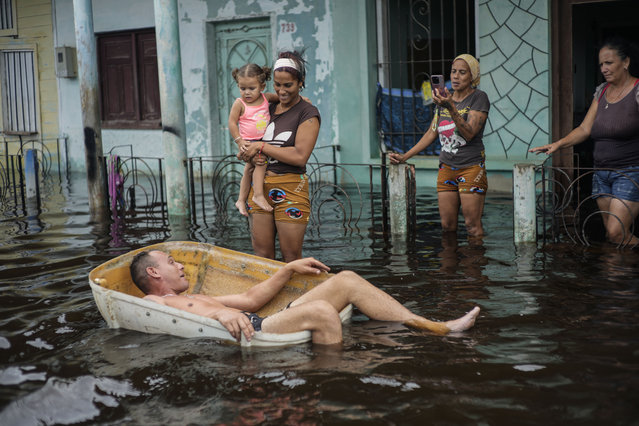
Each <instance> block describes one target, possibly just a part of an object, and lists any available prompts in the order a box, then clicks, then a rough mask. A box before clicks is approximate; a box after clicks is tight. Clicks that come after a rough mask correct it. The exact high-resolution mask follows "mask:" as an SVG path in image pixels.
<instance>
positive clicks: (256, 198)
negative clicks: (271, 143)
mask: <svg viewBox="0 0 639 426" xmlns="http://www.w3.org/2000/svg"><path fill="white" fill-rule="evenodd" d="M265 175H266V164H264V165H262V166H255V169H253V198H252V200H253V202H254V203H255V204H257V205H258V206H259V208H261V209H262V210H264V211H267V212H270V211H273V207H271V205H270V204H269V203H268V201H267V199H266V197H264V176H265ZM247 196H248V192H247Z"/></svg>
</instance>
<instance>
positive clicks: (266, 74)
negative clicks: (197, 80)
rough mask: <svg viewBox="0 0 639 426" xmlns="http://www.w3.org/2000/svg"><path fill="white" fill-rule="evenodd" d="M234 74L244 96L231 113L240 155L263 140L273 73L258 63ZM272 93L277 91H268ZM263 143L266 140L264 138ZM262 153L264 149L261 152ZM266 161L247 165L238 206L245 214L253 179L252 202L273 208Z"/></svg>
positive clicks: (235, 71) (233, 131) (268, 209)
mask: <svg viewBox="0 0 639 426" xmlns="http://www.w3.org/2000/svg"><path fill="white" fill-rule="evenodd" d="M232 75H233V78H234V79H235V81H236V82H237V87H238V88H239V89H240V94H241V95H242V96H241V97H239V98H237V99H235V102H233V106H232V107H231V112H230V113H229V132H230V133H231V137H232V138H233V141H234V142H235V143H237V146H238V149H239V150H240V153H239V154H238V157H239V155H240V154H241V153H242V152H244V151H246V148H247V147H248V145H249V144H250V143H251V142H255V141H258V142H259V141H260V140H261V139H262V136H263V135H264V131H265V130H266V126H267V125H268V123H269V120H270V118H271V116H270V113H269V109H268V104H269V99H268V98H267V96H266V95H265V94H264V93H262V92H263V90H264V88H265V87H266V81H267V80H268V79H269V78H270V76H271V69H270V68H268V67H260V66H258V65H255V64H246V65H243V66H242V67H241V68H239V69H238V68H235V69H234V70H233V72H232ZM268 96H269V97H275V98H276V99H277V95H275V94H272V93H269V94H268ZM262 143H263V142H262ZM260 154H261V152H260ZM265 174H266V165H265V164H264V165H262V166H254V165H253V164H251V163H250V162H248V163H246V166H245V167H244V175H243V176H242V180H241V181H240V195H239V197H238V200H237V202H236V203H235V207H237V209H238V210H239V211H240V213H241V214H243V215H244V216H248V212H247V210H246V199H247V198H248V194H249V191H250V189H251V183H253V198H252V200H253V202H254V203H255V204H257V205H258V206H259V207H260V208H261V209H263V210H266V211H269V212H270V211H272V210H273V208H272V207H271V205H270V204H269V203H268V201H267V200H266V198H265V197H264V175H265Z"/></svg>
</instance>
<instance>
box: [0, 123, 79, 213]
mask: <svg viewBox="0 0 639 426" xmlns="http://www.w3.org/2000/svg"><path fill="white" fill-rule="evenodd" d="M27 150H35V151H37V159H38V168H39V171H40V176H41V179H42V181H43V182H46V181H47V180H48V178H50V177H52V176H55V175H57V177H58V179H59V180H62V177H63V176H64V177H66V176H67V174H68V162H67V138H66V137H58V138H49V139H30V138H24V137H23V136H13V137H7V136H4V137H3V140H2V142H0V203H1V205H2V210H3V211H4V210H6V209H11V208H16V209H20V208H22V210H23V211H24V210H25V209H26V194H25V192H26V191H25V176H24V160H23V159H24V156H25V154H26V152H27Z"/></svg>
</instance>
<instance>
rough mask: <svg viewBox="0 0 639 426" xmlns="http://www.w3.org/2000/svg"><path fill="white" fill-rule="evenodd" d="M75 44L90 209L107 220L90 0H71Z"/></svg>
mask: <svg viewBox="0 0 639 426" xmlns="http://www.w3.org/2000/svg"><path fill="white" fill-rule="evenodd" d="M73 17H74V19H75V43H76V50H77V55H78V79H79V82H80V100H81V102H82V127H83V128H84V152H85V161H86V170H87V184H88V186H89V210H90V214H91V218H92V220H94V221H95V220H101V219H103V218H106V217H108V214H107V191H106V180H105V176H106V171H105V168H104V163H103V162H102V160H101V157H102V155H103V153H102V128H101V121H100V120H101V118H100V102H99V99H100V98H99V92H98V90H99V86H98V56H97V49H96V43H95V34H94V32H93V6H92V5H91V0H73Z"/></svg>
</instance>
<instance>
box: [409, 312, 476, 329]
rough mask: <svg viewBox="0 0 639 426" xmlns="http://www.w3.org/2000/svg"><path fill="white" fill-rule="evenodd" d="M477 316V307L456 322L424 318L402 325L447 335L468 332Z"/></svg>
mask: <svg viewBox="0 0 639 426" xmlns="http://www.w3.org/2000/svg"><path fill="white" fill-rule="evenodd" d="M477 315H479V307H475V308H473V310H471V311H470V312H468V313H467V314H466V315H464V316H463V317H461V318H457V319H456V320H452V321H446V322H437V321H430V320H427V319H426V318H421V317H417V318H415V319H411V320H408V321H406V322H404V325H405V326H407V327H411V328H416V329H419V330H429V331H432V332H433V333H437V334H447V333H451V332H454V331H464V330H468V329H469V328H470V327H472V326H473V325H474V324H475V320H476V319H477Z"/></svg>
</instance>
